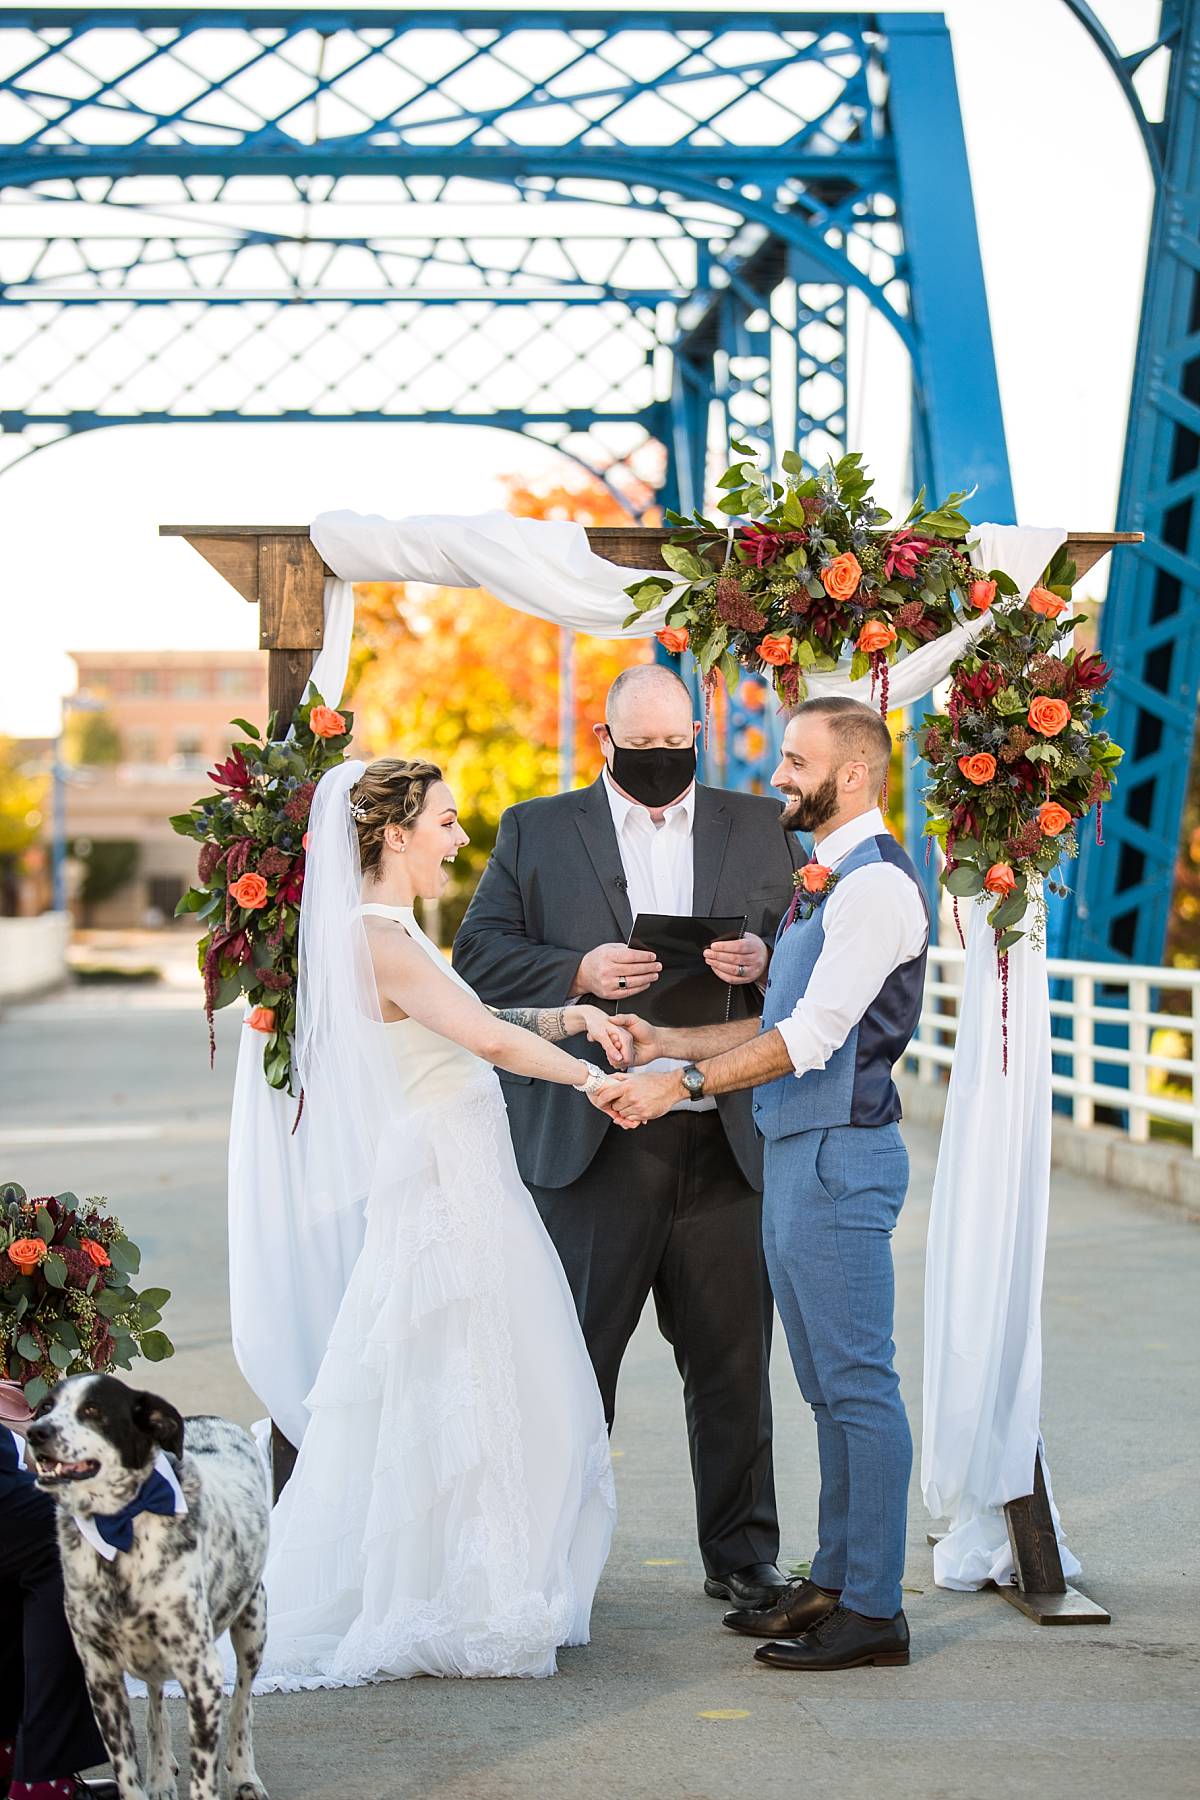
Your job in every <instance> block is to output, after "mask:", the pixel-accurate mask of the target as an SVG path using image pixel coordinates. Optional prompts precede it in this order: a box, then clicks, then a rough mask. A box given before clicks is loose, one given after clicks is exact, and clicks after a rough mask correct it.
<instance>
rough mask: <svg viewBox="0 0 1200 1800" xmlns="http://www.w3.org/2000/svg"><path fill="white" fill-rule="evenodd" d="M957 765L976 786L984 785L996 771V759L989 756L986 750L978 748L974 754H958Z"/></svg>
mask: <svg viewBox="0 0 1200 1800" xmlns="http://www.w3.org/2000/svg"><path fill="white" fill-rule="evenodd" d="M958 766H959V768H960V769H961V770H962V772H963V774H964V775H965V776H966V778H967V780H968V781H973V782H974V783H975V786H976V787H985V786H986V785H987V783H988V782H989V781H990V780H991V779H992V776H993V775H994V774H995V773H996V759H995V757H994V756H989V755H988V753H987V751H986V750H980V751H979V753H978V754H977V755H975V756H960V757H959V759H958Z"/></svg>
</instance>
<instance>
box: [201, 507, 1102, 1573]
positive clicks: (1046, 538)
mask: <svg viewBox="0 0 1200 1800" xmlns="http://www.w3.org/2000/svg"><path fill="white" fill-rule="evenodd" d="M311 535H312V540H313V542H314V544H315V545H316V547H317V549H318V550H319V552H320V553H321V555H322V557H323V558H324V560H325V562H326V563H327V564H328V565H329V567H330V568H331V569H333V570H335V571H336V573H337V577H338V579H336V580H333V581H329V582H327V583H326V633H325V649H324V650H323V651H322V653H321V656H320V657H319V658H318V659H317V664H316V666H315V667H314V679H315V681H316V684H317V686H318V687H319V688H320V691H321V693H322V696H323V698H324V699H325V701H326V702H327V704H329V705H336V704H338V702H339V701H340V698H341V693H342V688H343V684H344V681H345V675H346V664H347V658H348V654H349V644H350V631H351V626H352V623H353V599H352V589H351V587H350V584H351V583H352V582H355V581H418V582H425V583H429V584H433V585H438V586H446V587H469V588H474V587H482V588H486V589H487V590H488V591H489V592H490V593H491V594H493V595H495V597H496V598H497V599H498V600H501V601H503V602H504V603H505V604H506V605H508V606H511V607H513V608H514V609H515V610H517V611H519V612H524V613H528V614H531V615H533V616H534V617H536V618H542V619H547V620H550V621H551V622H553V623H555V624H558V625H563V626H569V627H570V628H572V629H574V630H576V631H584V632H588V633H590V634H591V635H592V636H595V637H607V638H616V637H622V636H626V635H629V636H635V635H636V636H646V635H649V634H650V633H652V632H654V631H656V630H659V629H661V627H662V624H663V617H664V614H665V611H666V607H667V605H668V604H669V600H668V601H664V603H663V605H662V606H661V607H659V608H657V609H655V610H654V611H653V612H650V613H647V614H645V615H644V616H643V617H642V619H641V620H639V622H638V626H637V628H636V630H635V631H632V632H630V633H628V634H627V633H626V632H625V631H624V630H623V627H622V620H623V619H624V618H625V617H626V616H627V615H628V612H629V601H628V597H627V595H626V594H625V592H624V589H625V588H626V586H627V585H629V584H630V583H631V582H633V581H634V580H635V579H636V578H637V575H638V573H639V571H637V570H633V569H627V568H620V567H618V566H617V565H615V564H613V563H610V562H608V561H606V559H605V558H603V557H600V556H597V555H596V554H595V553H594V552H593V551H592V550H591V549H590V548H589V546H588V542H587V538H586V535H585V533H584V530H583V528H582V526H580V525H576V524H574V523H570V522H561V523H559V522H549V521H543V520H533V519H516V518H512V517H510V516H509V514H507V513H503V512H489V513H481V514H477V515H474V516H471V517H456V516H452V515H431V516H426V517H419V518H410V519H401V520H388V519H384V518H381V517H379V516H377V515H360V514H356V513H353V512H331V513H323V514H322V515H321V516H320V517H319V518H318V519H317V520H316V521H315V522H314V524H313V526H312V533H311ZM1065 536H1066V533H1065V532H1064V531H1063V530H1061V529H1058V528H1046V529H1042V528H1033V529H1028V528H1023V527H1017V526H999V525H981V526H979V527H978V529H977V531H976V534H975V540H976V543H977V548H976V551H975V556H974V560H975V561H976V563H977V565H978V566H981V567H983V568H1000V569H1004V570H1006V571H1007V573H1009V574H1010V575H1011V576H1012V577H1013V579H1014V580H1015V581H1016V582H1017V583H1018V585H1019V587H1020V589H1021V592H1022V593H1026V592H1028V589H1029V587H1030V586H1031V585H1032V584H1033V582H1035V581H1036V580H1037V577H1038V576H1039V574H1040V573H1041V571H1042V570H1043V569H1044V568H1045V566H1046V564H1047V562H1048V561H1049V559H1050V557H1051V556H1052V555H1053V553H1054V551H1055V550H1056V549H1057V548H1058V547H1059V546H1060V545H1061V544H1062V542H1063V541H1064V539H1065ZM642 573H646V574H650V573H655V574H661V573H663V571H662V570H661V569H659V570H653V571H652V570H646V571H643V572H642ZM989 625H990V620H989V617H988V615H987V614H983V615H981V616H980V617H979V618H978V619H972V620H970V621H968V622H966V623H964V624H963V625H960V626H958V627H957V628H956V629H955V630H954V631H952V632H950V633H949V634H947V636H945V637H944V638H941V639H938V640H937V641H935V642H934V643H931V644H927V645H925V646H923V647H922V648H921V649H920V650H917V651H914V652H911V653H910V654H908V655H907V656H904V657H903V658H901V659H900V660H899V661H898V662H897V664H896V665H895V667H894V669H893V671H892V674H891V683H890V695H891V704H892V705H893V706H905V705H910V704H912V703H913V702H915V701H919V700H920V699H921V698H922V697H923V696H924V695H925V694H927V693H929V692H930V691H931V690H932V689H933V688H934V687H936V685H937V684H938V683H939V682H940V681H942V680H944V679H945V677H946V676H947V674H948V673H949V671H950V669H951V667H952V666H953V664H954V663H955V661H957V659H958V658H959V656H961V655H962V653H963V651H964V650H965V649H966V648H967V646H968V645H969V644H970V643H971V642H972V641H973V640H974V639H975V638H977V637H979V636H981V635H982V634H984V633H985V632H986V631H987V630H988V629H989ZM869 686H870V684H869V679H864V680H861V681H858V682H853V683H852V682H851V681H850V680H849V676H848V674H847V673H844V672H843V671H840V670H839V671H837V672H835V673H831V674H825V675H811V676H810V677H809V690H810V692H811V693H813V694H830V693H842V694H849V695H852V696H853V697H855V698H862V697H868V696H869ZM966 910H967V913H968V928H969V954H968V960H967V974H966V991H965V994H964V999H963V1006H962V1012H961V1015H960V1021H959V1034H958V1049H957V1051H956V1058H955V1065H954V1071H953V1074H952V1079H951V1085H950V1090H949V1098H948V1106H947V1113H946V1122H945V1127H944V1131H943V1137H942V1146H941V1154H940V1156H939V1161H938V1170H937V1177H936V1182H935V1189H934V1201H933V1215H932V1219H931V1225H930V1239H929V1251H928V1262H927V1272H926V1364H925V1421H924V1448H923V1456H922V1481H923V1491H924V1495H925V1500H926V1504H927V1505H928V1506H929V1508H930V1510H931V1512H932V1513H933V1514H934V1515H935V1516H936V1517H948V1518H949V1520H950V1523H951V1531H950V1535H949V1536H948V1537H947V1538H946V1539H945V1540H943V1542H942V1544H941V1545H940V1546H939V1548H938V1551H937V1553H936V1558H935V1575H936V1579H937V1580H938V1581H939V1582H940V1583H941V1584H942V1585H945V1586H953V1587H976V1586H980V1585H982V1583H983V1582H984V1581H986V1580H988V1579H999V1580H1005V1579H1006V1578H1007V1574H1008V1573H1009V1572H1010V1571H1011V1560H1010V1559H1009V1558H1008V1545H1007V1535H1006V1532H1005V1526H1004V1517H1003V1512H1002V1506H1003V1502H1004V1500H1006V1499H1009V1498H1012V1497H1014V1496H1016V1495H1019V1494H1022V1493H1027V1492H1028V1491H1029V1487H1030V1480H1031V1476H1032V1471H1033V1457H1034V1450H1035V1448H1036V1446H1037V1443H1038V1441H1039V1440H1038V1414H1039V1404H1040V1393H1041V1334H1040V1301H1041V1282H1042V1266H1043V1258H1044V1251H1045V1236H1046V1219H1047V1212H1048V1206H1049V1133H1050V1088H1049V1080H1048V1073H1049V1003H1048V995H1047V988H1046V973H1045V959H1044V956H1042V954H1041V953H1040V952H1038V951H1035V950H1034V949H1032V948H1031V947H1030V946H1029V944H1028V941H1027V940H1022V942H1021V944H1020V945H1019V946H1018V947H1017V948H1016V949H1014V951H1013V952H1012V954H1011V957H1010V974H1009V995H1010V998H1009V1073H1008V1077H1007V1079H1005V1078H1004V1076H1003V1075H1002V1073H1001V1057H1002V1050H1001V1022H1000V987H999V983H998V981H997V978H996V972H995V958H994V954H993V952H992V948H991V934H990V933H989V931H988V930H987V925H986V918H985V909H984V908H983V907H982V906H978V905H976V906H971V907H969V908H968V909H966ZM513 998H514V1000H517V999H519V998H520V996H519V995H514V996H513ZM294 1116H295V1103H294V1102H293V1101H291V1100H289V1099H288V1097H287V1096H286V1095H280V1094H278V1093H275V1092H274V1091H272V1090H271V1089H269V1088H268V1087H267V1085H266V1083H265V1081H264V1080H263V1079H262V1074H261V1059H260V1047H259V1045H258V1043H257V1040H256V1039H255V1038H254V1035H253V1034H252V1033H249V1032H246V1033H244V1034H243V1041H242V1046H241V1054H240V1057H239V1063H238V1078H237V1084H236V1089H235V1095H234V1117H233V1129H232V1132H231V1148H230V1167H229V1199H230V1236H231V1269H232V1278H231V1290H232V1291H231V1307H232V1312H233V1336H234V1345H235V1349H236V1352H237V1356H238V1361H239V1364H240V1366H241V1368H242V1371H243V1373H244V1374H245V1376H246V1379H247V1380H248V1381H249V1382H250V1384H251V1386H252V1387H253V1388H254V1389H255V1391H256V1392H257V1393H258V1394H260V1395H261V1397H262V1398H263V1399H264V1400H265V1401H266V1402H267V1404H268V1406H269V1407H270V1411H271V1416H272V1417H273V1418H274V1419H275V1420H277V1422H278V1423H279V1425H280V1426H281V1428H282V1429H283V1430H284V1431H285V1432H286V1433H287V1435H288V1437H289V1438H290V1439H291V1440H292V1442H293V1443H299V1442H300V1440H301V1437H302V1436H303V1432H304V1428H305V1423H306V1418H307V1414H306V1410H305V1407H304V1397H305V1395H306V1394H307V1393H308V1391H309V1388H310V1387H311V1385H312V1382H313V1380H314V1378H315V1376H316V1372H317V1368H318V1366H319V1363H320V1359H321V1354H322V1352H323V1350H324V1348H325V1345H326V1343H327V1341H328V1335H329V1330H330V1327H331V1325H332V1323H333V1317H334V1314H335V1312H336V1310H337V1306H338V1302H339V1300H340V1298H341V1294H342V1292H343V1290H344V1287H345V1285H346V1281H347V1280H348V1278H349V1273H350V1270H351V1268H352V1266H353V1263H354V1260H355V1257H356V1256H357V1254H358V1250H359V1247H360V1245H361V1242H362V1229H363V1227H362V1220H361V1218H359V1217H357V1216H349V1215H347V1214H345V1213H342V1214H335V1215H331V1216H330V1217H329V1218H328V1219H327V1220H325V1221H323V1222H320V1223H318V1224H316V1225H313V1224H304V1223H302V1222H301V1220H300V1218H299V1212H298V1208H297V1206H296V1204H295V1195H296V1193H297V1192H298V1186H297V1175H298V1170H299V1167H300V1161H299V1159H301V1158H302V1157H303V1145H304V1125H303V1122H302V1123H301V1126H300V1130H299V1132H298V1133H297V1134H296V1135H295V1136H293V1135H291V1128H292V1124H293V1122H294ZM1056 1516H1057V1515H1056ZM1063 1557H1064V1567H1065V1568H1067V1570H1068V1572H1071V1571H1076V1570H1077V1569H1078V1564H1077V1563H1076V1562H1075V1560H1074V1558H1073V1557H1071V1555H1070V1552H1069V1551H1067V1550H1066V1548H1065V1546H1064V1547H1063Z"/></svg>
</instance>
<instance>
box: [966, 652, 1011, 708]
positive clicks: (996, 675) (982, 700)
mask: <svg viewBox="0 0 1200 1800" xmlns="http://www.w3.org/2000/svg"><path fill="white" fill-rule="evenodd" d="M954 685H955V687H956V688H957V689H958V691H959V693H960V694H961V695H962V696H963V697H964V699H966V700H969V701H970V702H971V704H972V706H986V705H987V703H988V701H989V700H993V699H995V697H996V695H997V694H998V693H999V692H1000V689H1001V688H1002V687H1003V686H1004V675H1003V673H1002V671H1001V670H999V669H997V668H996V667H995V665H994V664H992V663H985V664H984V666H983V668H982V669H976V671H975V673H974V674H973V675H972V674H968V673H967V671H966V670H965V669H964V670H962V671H961V672H960V673H959V675H958V676H957V677H956V678H955V683H954Z"/></svg>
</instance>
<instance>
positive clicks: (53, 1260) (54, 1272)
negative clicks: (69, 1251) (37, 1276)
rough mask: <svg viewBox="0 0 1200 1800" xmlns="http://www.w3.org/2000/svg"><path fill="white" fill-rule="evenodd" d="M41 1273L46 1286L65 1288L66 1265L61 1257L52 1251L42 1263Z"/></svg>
mask: <svg viewBox="0 0 1200 1800" xmlns="http://www.w3.org/2000/svg"><path fill="white" fill-rule="evenodd" d="M42 1274H43V1275H44V1276H45V1278H46V1285H47V1286H48V1287H52V1288H65V1287H66V1285H67V1265H66V1263H65V1262H64V1260H63V1258H62V1257H61V1256H56V1255H55V1254H54V1253H53V1251H52V1252H51V1253H50V1255H49V1256H48V1257H47V1258H46V1260H45V1262H44V1263H43V1264H42Z"/></svg>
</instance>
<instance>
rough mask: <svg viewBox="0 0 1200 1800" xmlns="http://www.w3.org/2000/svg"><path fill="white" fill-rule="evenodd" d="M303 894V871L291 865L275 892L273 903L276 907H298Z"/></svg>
mask: <svg viewBox="0 0 1200 1800" xmlns="http://www.w3.org/2000/svg"><path fill="white" fill-rule="evenodd" d="M303 892H304V871H303V869H301V868H298V867H297V866H296V865H295V864H293V865H292V867H291V868H290V869H289V870H288V872H287V874H286V875H285V876H284V878H283V880H282V881H281V882H280V884H279V886H278V888H277V889H276V891H275V902H276V904H277V905H278V906H299V904H300V896H301V894H302V893H303Z"/></svg>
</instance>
